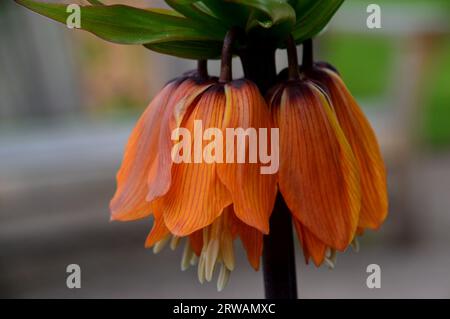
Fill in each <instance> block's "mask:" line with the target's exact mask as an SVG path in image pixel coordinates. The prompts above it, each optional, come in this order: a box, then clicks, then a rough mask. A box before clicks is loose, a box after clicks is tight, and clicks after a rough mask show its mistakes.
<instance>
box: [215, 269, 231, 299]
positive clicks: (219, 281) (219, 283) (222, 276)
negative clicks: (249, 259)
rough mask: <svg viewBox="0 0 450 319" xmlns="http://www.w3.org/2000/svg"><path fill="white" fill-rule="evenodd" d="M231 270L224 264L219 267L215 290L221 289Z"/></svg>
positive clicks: (226, 281) (225, 283)
mask: <svg viewBox="0 0 450 319" xmlns="http://www.w3.org/2000/svg"><path fill="white" fill-rule="evenodd" d="M230 273H231V271H230V270H229V269H228V268H227V267H226V266H225V265H224V264H222V266H221V267H220V273H219V277H218V278H217V291H219V292H220V291H222V290H223V289H224V288H225V286H226V285H227V283H228V280H229V279H230Z"/></svg>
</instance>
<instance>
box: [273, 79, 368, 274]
mask: <svg viewBox="0 0 450 319" xmlns="http://www.w3.org/2000/svg"><path fill="white" fill-rule="evenodd" d="M268 101H269V105H270V108H271V111H272V115H273V118H274V122H275V123H276V124H277V125H278V127H279V129H280V170H279V173H278V179H279V181H278V183H279V188H280V191H281V193H282V195H283V198H284V200H285V202H286V204H287V206H288V207H289V209H290V211H291V213H292V215H293V221H294V225H295V228H296V230H297V234H298V237H299V239H300V241H301V243H302V246H303V250H304V254H305V258H306V260H309V258H310V257H311V258H312V259H313V261H314V262H315V264H316V265H320V264H322V262H323V261H324V259H325V258H326V256H325V255H326V251H327V249H330V250H331V251H335V250H340V251H342V250H344V249H345V248H346V247H347V246H348V245H349V244H350V242H351V241H352V240H353V238H354V236H355V232H356V229H357V226H358V220H359V212H360V208H361V190H360V178H359V174H358V172H359V170H358V165H357V161H356V158H355V156H354V154H353V152H352V149H351V147H350V144H349V143H348V141H347V139H346V137H345V135H344V132H343V130H342V129H341V127H340V125H339V123H338V119H337V117H336V115H335V113H334V112H333V109H332V106H331V105H330V101H329V100H328V97H327V96H326V94H325V93H324V92H323V91H322V89H321V88H320V87H318V86H317V85H316V84H314V83H313V82H312V81H309V80H307V79H302V80H300V79H298V80H290V81H286V82H285V83H282V84H279V85H277V86H276V87H275V88H274V89H273V90H272V91H271V92H270V94H269V96H268ZM332 258H333V256H331V255H330V256H328V259H327V261H330V262H331V261H332Z"/></svg>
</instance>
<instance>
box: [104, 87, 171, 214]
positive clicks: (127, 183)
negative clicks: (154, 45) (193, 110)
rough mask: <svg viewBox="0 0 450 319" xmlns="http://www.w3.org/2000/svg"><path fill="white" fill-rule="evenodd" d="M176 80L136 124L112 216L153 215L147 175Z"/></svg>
mask: <svg viewBox="0 0 450 319" xmlns="http://www.w3.org/2000/svg"><path fill="white" fill-rule="evenodd" d="M175 87H176V84H175V83H174V82H172V83H169V84H168V85H167V86H166V87H164V89H163V90H162V91H161V92H160V93H159V94H158V95H157V96H156V97H155V98H154V99H153V101H152V102H151V103H150V105H149V106H148V107H147V109H146V110H145V112H144V114H143V115H142V116H141V118H140V119H139V121H138V123H137V124H136V126H135V128H134V129H133V132H132V133H131V136H130V138H129V140H128V144H127V146H126V149H125V154H124V158H123V161H122V166H121V167H120V169H119V172H118V173H117V177H116V179H117V190H116V193H115V194H114V197H113V199H112V200H111V203H110V209H111V219H113V220H122V221H125V220H134V219H139V218H142V217H145V216H148V215H150V213H151V210H150V204H149V203H148V202H146V200H145V197H146V195H147V176H148V174H149V173H150V171H151V166H152V165H153V164H154V162H155V157H156V154H157V149H158V139H159V127H160V118H161V116H162V114H163V112H164V107H165V105H166V103H167V101H168V99H169V97H170V94H171V93H172V92H173V91H174V89H175Z"/></svg>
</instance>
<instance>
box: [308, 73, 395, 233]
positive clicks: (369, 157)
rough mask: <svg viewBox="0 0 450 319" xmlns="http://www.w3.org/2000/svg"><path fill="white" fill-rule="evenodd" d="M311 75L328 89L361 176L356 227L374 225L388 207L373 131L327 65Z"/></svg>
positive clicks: (384, 175)
mask: <svg viewBox="0 0 450 319" xmlns="http://www.w3.org/2000/svg"><path fill="white" fill-rule="evenodd" d="M311 76H312V77H313V78H314V79H315V80H317V81H318V82H319V83H320V84H321V85H323V87H324V88H325V89H326V90H327V91H328V92H329V96H330V98H331V101H332V103H333V107H334V110H335V112H336V116H337V118H338V121H339V124H340V126H341V127H342V130H343V131H344V133H345V136H346V137H347V140H348V141H349V143H350V146H351V148H352V150H353V153H354V154H355V157H356V159H357V162H358V165H359V171H360V176H361V196H362V203H361V212H360V220H359V224H358V226H359V227H363V228H371V229H377V228H379V227H380V226H381V224H382V223H383V221H384V220H385V219H386V216H387V211H388V199H387V185H386V170H385V167H384V163H383V158H382V156H381V152H380V147H379V145H378V142H377V139H376V136H375V133H374V131H373V129H372V127H371V126H370V123H369V121H368V120H367V118H366V117H365V115H364V113H363V112H362V110H361V108H360V107H359V106H358V104H357V102H356V100H355V99H354V98H353V96H352V95H351V93H350V92H349V90H348V89H347V87H346V85H345V84H344V82H343V81H342V79H341V78H340V77H339V76H338V75H337V74H336V73H335V72H333V71H331V70H328V69H327V68H321V69H315V71H314V72H313V73H312V74H311Z"/></svg>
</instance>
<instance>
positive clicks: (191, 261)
mask: <svg viewBox="0 0 450 319" xmlns="http://www.w3.org/2000/svg"><path fill="white" fill-rule="evenodd" d="M189 263H190V264H191V266H195V265H197V264H198V257H197V255H196V254H195V253H194V254H193V255H192V257H191V260H190V261H189Z"/></svg>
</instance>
